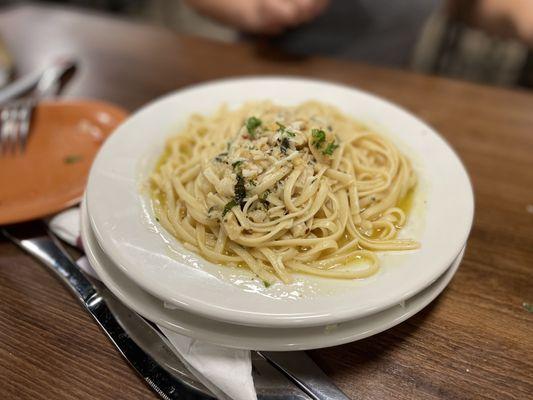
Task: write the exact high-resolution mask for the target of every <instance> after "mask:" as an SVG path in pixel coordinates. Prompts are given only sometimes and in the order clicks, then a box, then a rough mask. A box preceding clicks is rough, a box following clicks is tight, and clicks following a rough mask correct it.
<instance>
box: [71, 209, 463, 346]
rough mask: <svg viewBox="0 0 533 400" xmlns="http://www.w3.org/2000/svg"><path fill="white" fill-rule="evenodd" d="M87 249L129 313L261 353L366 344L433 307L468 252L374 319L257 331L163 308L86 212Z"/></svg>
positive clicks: (203, 338)
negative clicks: (118, 260)
mask: <svg viewBox="0 0 533 400" xmlns="http://www.w3.org/2000/svg"><path fill="white" fill-rule="evenodd" d="M81 233H82V235H81V236H82V241H83V247H84V249H85V252H86V254H87V257H88V258H89V261H90V263H91V265H92V266H93V268H94V269H95V270H96V272H97V273H98V276H99V277H100V278H101V279H102V281H103V282H104V283H105V284H106V286H107V287H108V288H109V289H110V290H111V291H112V292H113V293H114V294H115V295H116V296H117V297H118V298H119V299H120V300H121V301H122V302H123V303H124V304H126V305H127V306H128V307H129V308H131V309H133V310H135V311H136V312H138V313H139V314H141V315H142V316H144V317H145V318H147V319H149V320H151V321H153V322H155V323H157V324H159V325H162V326H164V327H166V328H168V329H171V330H173V331H176V332H178V333H181V334H183V335H186V336H190V337H194V338H196V339H200V340H204V341H207V342H211V343H215V344H218V345H221V346H225V347H234V348H240V349H248V350H263V351H290V350H309V349H317V348H321V347H329V346H336V345H340V344H344V343H349V342H353V341H356V340H360V339H364V338H366V337H368V336H372V335H375V334H377V333H379V332H382V331H384V330H386V329H389V328H391V327H393V326H395V325H397V324H399V323H401V322H402V321H405V320H406V319H407V318H409V317H411V316H413V315H414V314H416V313H417V312H418V311H420V310H421V309H423V308H424V307H425V306H426V305H428V304H429V303H431V302H432V301H433V300H434V299H435V298H436V297H437V296H438V295H439V294H440V293H441V292H442V291H443V290H444V288H445V287H446V286H447V285H448V283H449V282H450V280H451V279H452V277H453V275H454V274H455V272H456V271H457V268H458V267H459V264H460V263H461V260H462V258H463V254H464V248H463V249H462V250H461V252H460V253H459V255H458V256H457V258H456V259H455V260H454V262H453V264H452V265H451V266H450V267H449V268H448V269H447V270H446V272H445V273H444V274H443V275H442V276H440V277H439V278H438V279H437V280H436V281H435V282H434V283H433V284H431V285H430V286H428V287H427V288H425V289H424V290H423V291H422V292H420V293H418V294H416V295H415V296H413V297H411V298H409V299H407V300H406V301H405V302H404V304H402V305H396V306H393V307H391V308H388V309H386V310H384V311H381V312H379V313H376V314H372V315H369V316H367V317H363V318H360V319H356V320H351V321H346V322H342V323H340V324H336V325H329V326H315V327H307V328H257V327H249V326H242V325H234V324H228V323H224V322H220V321H215V320H211V319H207V318H203V317H200V316H198V315H195V314H191V313H188V312H186V311H181V310H172V309H169V308H165V307H164V305H163V302H162V301H161V300H160V299H158V298H156V297H154V296H152V295H150V294H149V293H148V292H146V291H144V290H142V289H141V288H140V287H139V286H138V285H137V284H136V283H135V282H133V280H131V279H129V278H128V277H127V276H126V274H124V273H123V272H122V271H121V270H120V269H119V268H118V267H117V266H116V265H115V264H114V263H113V262H112V261H111V260H110V259H109V257H107V256H106V254H105V253H104V252H103V251H102V249H101V248H100V246H99V245H98V242H97V241H96V238H95V237H94V234H93V232H92V230H91V228H90V224H89V222H88V216H87V212H86V208H84V207H83V206H82V231H81Z"/></svg>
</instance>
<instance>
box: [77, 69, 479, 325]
mask: <svg viewBox="0 0 533 400" xmlns="http://www.w3.org/2000/svg"><path fill="white" fill-rule="evenodd" d="M258 82H262V83H263V84H272V83H276V84H278V85H280V84H286V83H292V84H297V85H301V84H305V85H319V86H320V85H322V86H323V87H325V88H330V89H331V90H334V89H335V90H343V91H349V92H351V93H352V94H354V93H355V94H357V96H363V97H365V98H367V99H370V100H371V101H373V102H377V103H379V104H380V106H383V107H386V108H388V109H390V110H392V111H394V113H397V114H398V113H399V115H402V116H403V117H404V118H408V119H410V120H411V121H413V122H414V123H416V124H417V125H418V126H420V127H421V128H423V129H424V130H425V131H426V134H427V133H429V134H430V135H431V136H432V140H437V141H438V142H440V145H441V146H444V147H443V148H444V149H445V151H446V152H447V153H448V157H450V162H451V159H453V162H454V163H456V165H457V166H458V168H459V169H460V170H461V171H460V173H461V176H460V178H461V179H462V180H463V182H462V186H463V189H464V193H462V195H463V196H464V197H465V199H466V200H464V201H463V205H464V207H465V211H464V213H463V214H462V217H464V218H463V219H464V222H463V226H462V230H461V234H460V235H457V236H454V237H452V238H450V242H453V244H454V246H453V247H454V249H455V250H454V252H453V253H452V252H451V251H449V252H448V253H447V254H448V256H447V257H446V258H442V257H441V260H440V262H439V268H435V269H434V270H433V273H432V274H431V275H426V276H424V277H423V279H418V281H417V282H416V284H413V285H412V286H411V287H410V288H409V290H404V291H403V292H401V293H392V294H391V293H387V294H386V296H385V297H383V298H381V299H379V300H378V301H374V302H373V303H371V304H369V305H365V307H363V306H359V305H358V306H357V307H358V308H356V307H351V306H350V307H345V308H344V309H341V310H333V311H329V310H327V311H324V310H321V312H319V313H317V312H315V311H304V312H297V313H292V314H285V313H276V312H269V311H268V312H263V310H262V311H261V312H254V310H252V309H247V310H244V311H243V310H241V309H236V308H231V307H228V306H227V305H225V304H224V301H225V300H226V299H224V298H219V299H218V300H219V302H216V304H215V302H213V300H212V299H210V300H208V301H206V300H204V299H202V298H200V297H198V296H197V295H196V294H193V295H190V293H189V294H187V293H183V292H177V291H175V290H171V289H170V288H168V287H166V288H164V290H163V288H162V287H161V282H159V283H158V282H155V281H154V280H153V279H151V278H150V277H149V276H147V275H148V274H145V275H143V276H140V275H139V273H138V272H139V268H138V266H135V267H133V264H134V263H132V262H131V259H128V257H127V256H125V254H124V253H123V252H121V251H119V250H117V247H116V242H114V241H113V236H112V234H111V233H110V230H107V229H105V223H103V220H104V219H105V218H104V217H102V215H100V214H99V213H98V212H97V213H96V216H95V213H94V209H95V208H96V209H98V205H97V203H98V201H97V199H98V196H94V193H96V192H97V190H92V189H91V188H92V187H93V186H94V179H95V178H94V176H95V173H93V172H94V171H98V168H99V163H100V159H101V158H102V157H103V156H102V154H105V150H106V146H108V143H112V142H113V141H114V140H116V137H117V134H113V135H112V137H111V138H110V140H109V141H108V142H106V144H105V145H104V147H103V148H102V150H101V152H100V153H99V155H98V156H97V158H96V160H95V163H94V165H93V169H92V170H91V174H90V177H89V185H88V190H87V194H88V207H89V210H91V216H90V220H91V225H92V227H93V230H94V232H95V235H96V237H97V240H98V242H99V243H100V245H101V246H102V248H103V249H104V250H105V252H106V253H107V254H109V255H110V256H111V258H112V259H113V261H114V262H115V263H117V264H118V265H119V266H120V267H121V269H122V270H123V271H124V272H126V273H127V274H128V276H129V277H130V278H132V279H133V280H134V281H135V282H136V283H137V284H138V285H140V286H141V287H143V288H144V289H145V290H146V291H148V292H150V293H151V294H153V295H155V296H157V297H159V298H161V299H164V300H165V301H167V302H169V303H173V304H176V305H177V306H179V307H182V308H184V309H187V310H189V311H191V312H194V313H197V314H199V315H202V316H204V317H209V318H214V319H218V320H221V321H226V322H232V323H239V324H244V325H253V326H269V327H270V326H278V327H289V326H291V327H294V326H313V325H324V324H326V323H334V322H341V321H346V320H350V319H354V318H357V317H362V316H365V315H369V314H372V313H375V312H377V311H379V310H383V309H386V308H387V307H389V306H391V305H392V304H397V303H398V302H401V301H402V300H405V299H406V298H408V297H410V296H412V295H413V294H414V293H416V292H418V291H419V290H420V289H422V288H423V287H426V286H428V285H429V284H431V282H433V281H434V280H435V279H436V278H437V277H438V276H440V275H441V274H442V273H443V271H444V270H445V269H446V267H447V266H449V265H450V264H451V262H452V260H453V259H454V257H455V256H456V255H457V251H459V250H460V248H461V247H462V246H463V245H464V243H466V239H467V237H468V234H469V231H470V228H471V225H472V220H473V191H472V187H471V184H470V180H469V177H468V174H467V173H466V170H465V168H464V166H463V164H462V162H461V161H460V159H459V157H458V156H457V154H456V153H455V152H454V151H453V149H452V148H451V147H450V146H449V144H448V143H447V142H446V141H445V140H444V139H443V138H442V137H441V136H440V135H439V134H438V133H437V132H435V131H434V130H433V129H432V128H430V127H429V126H428V125H427V124H425V123H424V122H422V121H420V120H419V119H418V118H417V117H415V116H414V115H412V114H411V113H409V112H408V111H406V110H404V109H403V108H401V107H399V106H397V105H395V104H393V103H391V102H389V101H387V100H384V99H381V98H379V97H377V96H375V95H372V94H369V93H366V92H363V91H360V90H358V89H354V88H351V87H347V86H344V85H339V84H334V83H329V82H324V81H318V80H308V79H302V78H284V77H251V78H250V77H246V78H236V79H226V80H220V81H214V82H208V83H203V84H200V85H196V86H192V87H189V88H186V89H183V90H180V91H177V92H175V93H171V94H169V95H167V96H164V97H163V98H161V99H159V100H155V101H154V102H152V103H150V104H148V105H147V106H145V107H143V108H142V109H141V110H140V111H138V112H137V113H135V114H134V116H133V117H130V119H128V121H126V122H125V123H124V124H123V125H121V126H120V127H119V128H118V130H117V132H124V131H125V130H127V129H128V126H129V124H130V125H131V123H132V122H131V121H132V120H135V118H139V117H138V116H139V115H143V113H146V112H148V111H150V110H151V111H152V112H153V110H154V109H155V108H156V107H158V105H160V104H163V103H164V102H168V101H172V100H173V99H175V98H177V97H180V96H184V95H187V94H189V93H193V92H194V91H202V90H206V88H207V89H209V88H213V87H217V85H218V87H220V86H224V85H230V86H229V87H231V85H234V84H237V85H239V84H240V85H243V84H248V85H250V84H257V83H258ZM280 82H281V83H280ZM370 100H369V101H370ZM392 111H391V112H392ZM136 116H137V117H136ZM95 201H96V202H95ZM100 209H101V207H100ZM104 222H105V221H104ZM449 247H450V248H451V246H449ZM122 250H123V249H122ZM452 254H453V255H452ZM220 301H221V302H220Z"/></svg>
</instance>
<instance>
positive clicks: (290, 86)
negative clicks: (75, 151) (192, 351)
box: [87, 78, 473, 327]
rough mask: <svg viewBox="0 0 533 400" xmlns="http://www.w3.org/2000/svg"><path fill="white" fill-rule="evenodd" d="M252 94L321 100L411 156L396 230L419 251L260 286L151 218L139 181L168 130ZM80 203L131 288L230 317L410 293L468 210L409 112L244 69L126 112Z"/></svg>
mask: <svg viewBox="0 0 533 400" xmlns="http://www.w3.org/2000/svg"><path fill="white" fill-rule="evenodd" d="M252 99H256V100H259V99H271V100H273V101H274V102H276V103H279V104H286V105H290V104H298V103H301V102H303V101H305V100H309V99H319V100H320V101H323V102H327V103H330V104H333V105H336V106H337V107H339V108H340V109H341V110H342V111H343V112H345V113H346V114H349V115H351V116H353V117H355V118H356V119H358V120H361V121H363V122H365V123H367V124H368V125H370V126H372V127H374V128H375V129H377V130H378V131H379V132H382V133H383V134H385V135H388V136H389V137H390V138H391V140H393V141H394V142H395V143H396V144H397V145H398V146H399V147H400V148H401V149H402V150H403V151H405V152H406V153H408V155H409V156H410V158H411V159H412V160H413V162H414V167H415V169H416V170H417V173H418V175H419V180H420V184H419V186H420V190H418V193H417V194H416V198H415V203H416V206H415V208H416V212H413V213H412V215H411V216H410V220H409V221H410V222H409V224H408V226H407V228H406V229H404V230H403V231H402V233H403V234H406V235H407V234H408V235H409V236H415V237H416V238H417V239H418V240H419V241H420V242H421V245H422V247H421V249H420V250H417V251H411V252H398V253H386V254H383V256H382V257H381V265H382V268H381V269H380V272H379V273H378V274H376V275H375V276H373V277H371V278H368V279H365V280H351V281H346V280H345V281H342V280H328V279H324V278H313V277H305V276H302V277H301V278H299V279H298V280H297V282H296V283H295V284H293V285H288V286H285V285H282V284H277V285H273V286H272V287H270V288H268V289H266V288H263V287H262V285H261V284H260V283H258V282H257V281H255V280H254V279H253V277H252V276H251V275H247V274H246V273H245V272H243V271H244V270H243V269H231V268H228V267H224V266H219V265H214V264H212V263H209V262H207V261H205V260H203V259H202V258H201V257H199V256H197V255H195V254H193V253H191V252H189V251H187V250H186V249H184V248H183V247H182V246H181V244H180V243H179V242H177V241H176V240H175V239H174V238H172V237H171V236H170V235H169V234H167V233H166V232H165V231H164V230H163V229H162V228H160V227H159V225H158V224H157V222H156V221H155V218H154V216H153V212H152V210H151V207H150V202H149V198H148V193H147V192H146V191H144V192H143V191H142V190H141V187H142V184H143V182H145V181H146V179H147V176H148V175H149V173H150V172H151V171H152V169H153V167H154V165H155V162H156V160H157V158H158V157H159V155H160V154H161V151H162V149H163V145H164V142H165V139H166V138H167V137H168V136H169V135H170V134H172V133H176V131H177V130H178V129H179V128H180V127H181V126H183V124H184V123H185V121H186V120H187V119H188V117H189V116H190V115H191V114H192V113H195V112H201V113H205V114H209V113H212V112H214V111H215V110H216V109H217V108H218V107H219V106H220V105H221V104H223V103H227V104H228V105H229V106H230V107H234V106H238V105H240V104H241V103H243V102H244V101H247V100H252ZM87 201H88V209H89V215H90V219H91V225H92V227H93V229H94V232H95V235H96V237H97V240H98V242H99V243H100V245H101V246H102V248H103V249H104V251H105V252H106V254H108V255H109V257H111V259H112V260H113V261H114V262H115V263H116V264H117V265H118V266H119V267H120V268H121V270H122V271H123V272H124V273H126V274H127V275H128V276H129V277H130V278H131V279H133V280H134V281H135V282H136V283H137V284H138V285H139V286H141V287H142V288H143V289H145V290H147V291H148V292H150V293H151V294H153V295H154V296H156V297H159V298H160V299H163V300H165V301H167V302H169V303H173V304H175V305H176V306H178V307H180V308H182V309H184V310H187V311H189V312H193V313H196V314H199V315H202V316H204V317H208V318H211V319H217V320H221V321H225V322H230V323H237V324H244V325H251V326H264V327H295V326H317V325H326V324H331V323H337V322H341V321H347V320H351V319H355V318H360V317H363V316H365V315H369V314H373V313H376V312H378V311H381V310H384V309H386V308H388V307H391V306H393V305H395V304H398V303H400V302H401V301H403V300H405V299H407V298H409V297H411V296H412V295H413V294H415V293H417V292H419V291H420V290H422V289H423V288H425V287H427V286H428V285H429V284H431V283H432V282H434V281H435V280H436V279H437V278H438V277H439V276H440V275H442V274H443V273H444V271H445V270H446V268H448V267H449V266H450V264H451V263H452V262H453V260H454V258H455V257H456V256H457V254H458V253H459V251H460V250H461V248H462V247H463V246H464V245H465V243H466V239H467V236H468V233H469V231H470V227H471V223H472V217H473V195H472V188H471V185H470V182H469V179H468V176H467V174H466V171H465V169H464V167H463V165H462V164H461V162H460V160H459V158H458V157H457V155H456V154H455V153H454V152H453V151H452V149H451V148H450V147H449V146H448V145H447V143H446V142H445V141H444V140H443V139H442V138H441V137H440V136H439V135H438V134H437V133H436V132H435V131H434V130H433V129H431V128H430V127H429V126H427V125H426V124H424V123H423V122H422V121H420V120H419V119H417V118H416V117H415V116H413V115H412V114H410V113H408V112H407V111H405V110H403V109H401V108H399V107H397V106H396V105H394V104H391V103H389V102H387V101H385V100H383V99H380V98H377V97H375V96H373V95H370V94H368V93H365V92H361V91H359V90H356V89H353V88H349V87H344V86H340V85H335V84H331V83H325V82H317V81H311V80H304V79H294V78H245V79H235V80H226V81H218V82H213V83H208V84H203V85H200V86H195V87H192V88H189V89H186V90H181V91H178V92H176V93H173V94H170V95H168V96H166V97H163V98H162V99H160V100H157V101H155V102H153V103H151V104H149V105H147V106H146V107H144V108H143V109H141V110H140V111H138V112H136V113H135V114H134V115H133V116H131V117H130V118H129V119H128V120H127V121H126V122H125V123H124V124H122V125H121V126H120V127H119V128H118V129H117V130H116V131H115V133H114V134H113V135H112V136H111V137H110V138H109V140H107V142H106V143H105V144H104V146H103V147H102V149H101V151H100V153H99V154H98V156H97V158H96V160H95V162H94V164H93V167H92V170H91V173H90V177H89V183H88V188H87Z"/></svg>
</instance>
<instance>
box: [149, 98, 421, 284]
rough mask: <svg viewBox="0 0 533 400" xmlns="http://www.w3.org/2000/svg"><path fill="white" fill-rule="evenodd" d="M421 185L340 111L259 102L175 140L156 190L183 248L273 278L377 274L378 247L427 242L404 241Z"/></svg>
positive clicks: (157, 204)
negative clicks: (407, 201) (408, 199)
mask: <svg viewBox="0 0 533 400" xmlns="http://www.w3.org/2000/svg"><path fill="white" fill-rule="evenodd" d="M415 184H416V175H415V173H414V171H413V169H412V167H411V164H410V162H409V160H408V159H407V158H406V157H405V156H404V155H403V154H401V153H400V152H399V151H398V149H397V148H396V147H395V146H394V145H393V144H392V143H391V142H390V141H388V140H387V139H386V138H384V137H383V136H381V135H378V134H376V133H374V132H371V131H369V130H368V129H367V128H365V127H363V126H362V125H360V124H358V123H357V122H355V121H354V120H352V119H351V118H348V117H347V116H345V115H343V114H341V113H340V112H339V111H338V110H337V109H336V108H334V107H331V106H328V105H325V104H322V103H319V102H314V101H313V102H306V103H303V104H301V105H298V106H295V107H281V106H277V105H274V104H272V103H270V102H256V103H248V104H246V105H244V106H243V107H241V108H240V109H238V110H235V111H231V110H228V109H227V108H226V107H222V108H221V109H220V110H219V111H218V112H217V113H216V114H215V115H213V116H210V117H205V116H200V115H194V116H192V117H191V118H190V119H189V121H188V123H187V126H186V127H185V129H184V130H183V132H181V133H180V134H179V135H177V136H175V137H172V138H170V139H169V140H168V142H167V144H166V148H165V152H164V154H163V156H162V158H161V160H160V162H159V163H158V165H157V167H156V170H155V171H154V173H153V175H152V176H151V187H152V191H151V193H152V197H153V206H154V210H155V214H156V216H157V218H158V220H159V221H160V223H161V225H162V226H163V227H164V228H165V229H166V230H168V231H169V232H170V233H171V234H172V235H173V236H175V237H176V238H177V239H178V240H180V241H181V242H182V243H183V244H184V246H185V247H187V248H188V249H190V250H192V251H194V252H196V253H198V254H201V255H202V256H203V257H204V258H206V259H207V260H209V261H211V262H214V263H220V264H230V265H238V266H245V267H247V268H249V269H250V270H252V271H253V272H254V273H255V274H256V275H257V276H259V277H260V278H261V279H262V280H263V281H264V282H265V283H266V284H271V283H274V282H275V281H277V280H281V281H283V282H285V283H290V282H291V281H292V280H293V277H292V273H293V272H299V273H306V274H312V275H318V276H322V277H329V278H344V279H354V278H364V277H368V276H370V275H372V274H374V273H375V272H376V271H377V270H378V259H377V256H376V254H375V252H376V251H391V250H408V249H414V248H417V247H419V244H418V243H417V242H415V241H413V240H409V239H398V238H396V235H397V233H398V231H399V230H400V229H401V227H402V226H403V225H404V224H405V221H406V215H405V212H404V210H402V209H401V208H399V207H398V204H399V202H400V201H401V200H402V199H403V198H404V197H405V196H406V195H407V193H408V192H409V191H410V190H411V189H413V188H414V186H415ZM356 262H357V264H361V265H363V266H364V267H359V268H353V265H352V267H350V266H349V265H350V264H354V263H356Z"/></svg>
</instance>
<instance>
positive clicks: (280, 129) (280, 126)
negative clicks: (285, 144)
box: [276, 121, 296, 137]
mask: <svg viewBox="0 0 533 400" xmlns="http://www.w3.org/2000/svg"><path fill="white" fill-rule="evenodd" d="M276 125H277V126H278V132H279V133H280V134H286V135H287V136H290V137H294V136H296V133H294V132H292V131H289V130H288V129H287V127H286V126H285V125H283V124H282V123H280V122H277V121H276Z"/></svg>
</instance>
